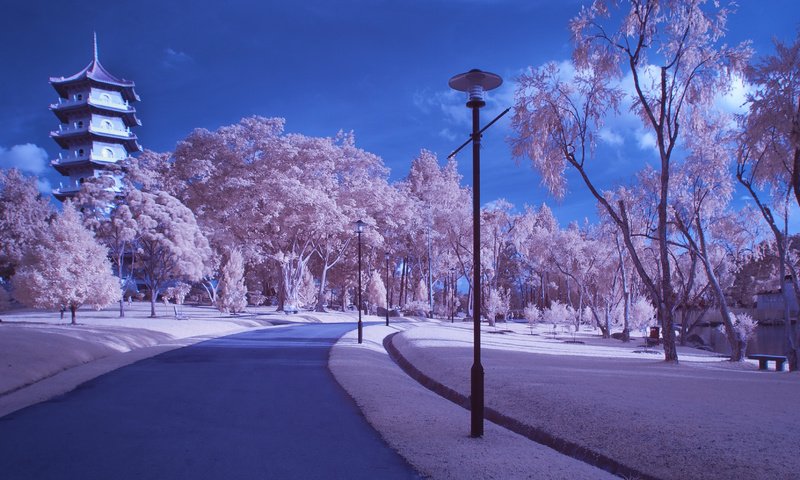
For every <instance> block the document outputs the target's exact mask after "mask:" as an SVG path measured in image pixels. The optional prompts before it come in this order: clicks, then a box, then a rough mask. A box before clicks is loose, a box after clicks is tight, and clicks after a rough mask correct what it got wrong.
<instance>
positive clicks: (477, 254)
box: [449, 69, 508, 437]
mask: <svg viewBox="0 0 800 480" xmlns="http://www.w3.org/2000/svg"><path fill="white" fill-rule="evenodd" d="M502 83H503V79H502V78H500V76H499V75H495V74H494V73H489V72H482V71H480V70H478V69H473V70H470V71H469V72H466V73H461V74H459V75H456V76H454V77H453V78H451V79H450V82H449V85H450V88H452V89H454V90H459V91H461V92H467V107H468V108H471V109H472V135H471V138H470V140H471V141H472V291H473V296H472V299H473V307H472V317H473V318H472V322H473V331H474V332H473V337H474V352H473V357H474V359H473V364H472V370H471V395H470V416H471V427H472V428H471V433H470V435H471V436H472V437H482V436H483V405H484V402H483V365H481V289H480V285H481V223H480V222H481V188H480V187H481V168H480V164H481V132H482V130H481V129H480V109H481V107H483V106H484V105H486V102H485V101H484V100H483V93H484V92H485V91H488V90H492V89H495V88H497V87H499V86H500V85H501V84H502ZM506 111H508V110H506ZM498 118H499V117H498ZM492 123H493V122H492ZM490 125H491V124H490ZM488 126H489V125H487V128H488ZM484 130H485V129H484Z"/></svg>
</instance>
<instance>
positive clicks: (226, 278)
mask: <svg viewBox="0 0 800 480" xmlns="http://www.w3.org/2000/svg"><path fill="white" fill-rule="evenodd" d="M221 270H222V277H221V278H220V282H219V287H218V292H219V294H218V296H217V308H219V311H220V312H229V313H233V314H236V313H239V312H242V311H244V309H245V307H246V306H247V287H245V284H244V258H243V257H242V253H241V252H240V251H239V250H237V249H230V250H228V251H226V252H225V255H224V259H223V263H222V269H221Z"/></svg>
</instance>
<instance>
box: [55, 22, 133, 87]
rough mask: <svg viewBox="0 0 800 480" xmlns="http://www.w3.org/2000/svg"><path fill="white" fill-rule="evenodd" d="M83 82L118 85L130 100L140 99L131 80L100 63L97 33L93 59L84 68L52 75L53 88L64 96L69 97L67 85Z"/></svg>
mask: <svg viewBox="0 0 800 480" xmlns="http://www.w3.org/2000/svg"><path fill="white" fill-rule="evenodd" d="M82 82H97V83H100V84H103V85H110V86H113V87H117V88H116V89H117V90H120V91H121V92H122V94H123V95H124V96H125V98H126V99H127V100H128V101H131V102H133V101H139V100H141V99H140V98H139V95H137V94H136V92H135V91H134V90H133V87H134V86H135V85H136V84H135V83H133V81H131V80H125V79H124V78H119V77H117V76H114V75H112V74H111V73H110V72H109V71H108V70H106V69H105V67H103V65H102V64H101V63H100V59H99V58H98V55H97V36H96V35H95V40H94V58H93V59H92V61H91V62H90V63H89V65H87V66H86V67H85V68H84V69H83V70H81V71H80V72H78V73H76V74H75V75H72V76H70V77H50V84H51V85H53V88H55V89H56V91H57V92H58V94H59V95H61V97H63V98H67V97H68V95H69V93H68V92H67V87H68V86H70V85H75V84H79V83H82Z"/></svg>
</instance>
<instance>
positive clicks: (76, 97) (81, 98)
mask: <svg viewBox="0 0 800 480" xmlns="http://www.w3.org/2000/svg"><path fill="white" fill-rule="evenodd" d="M75 100H78V101H81V100H83V94H82V93H79V94H77V95H75Z"/></svg>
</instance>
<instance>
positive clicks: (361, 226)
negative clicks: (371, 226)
mask: <svg viewBox="0 0 800 480" xmlns="http://www.w3.org/2000/svg"><path fill="white" fill-rule="evenodd" d="M365 225H366V223H364V222H362V221H361V220H360V219H359V220H356V233H362V232H363V231H364V226H365Z"/></svg>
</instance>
